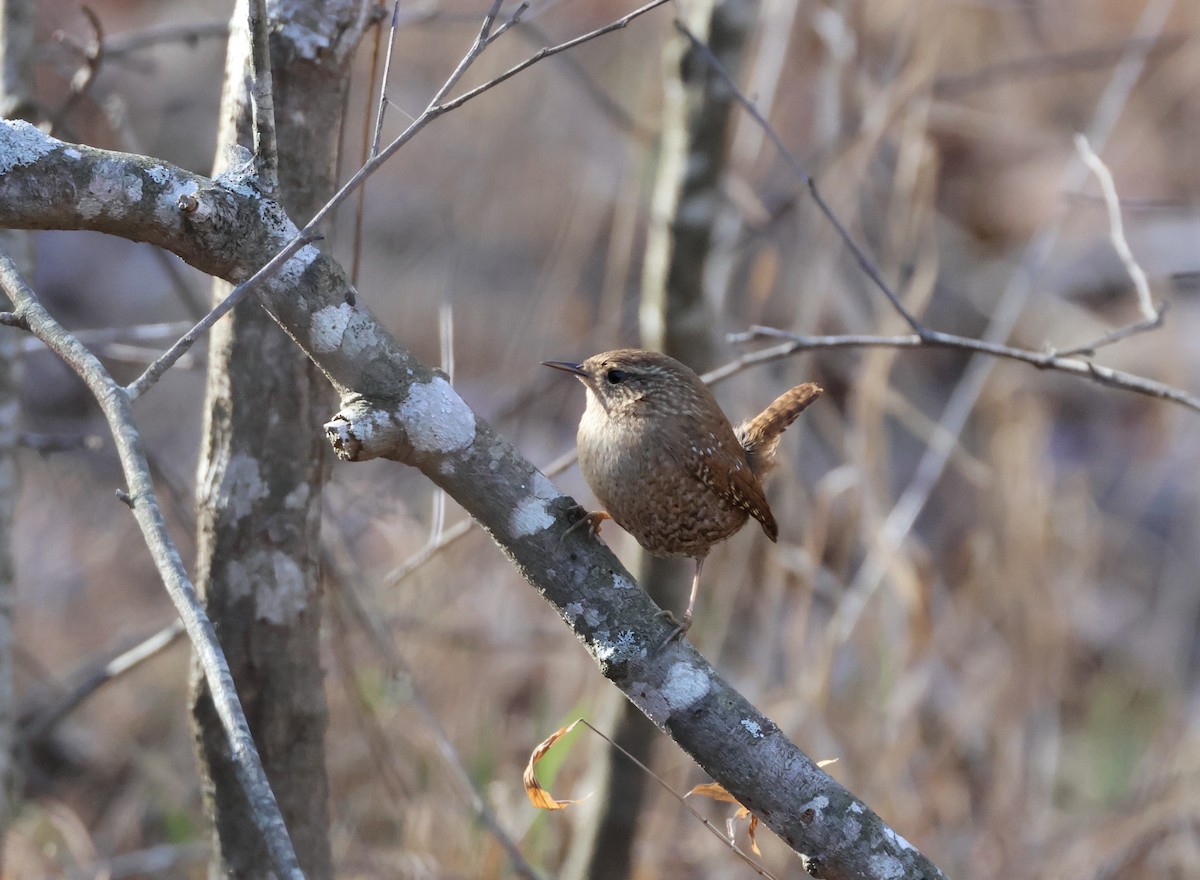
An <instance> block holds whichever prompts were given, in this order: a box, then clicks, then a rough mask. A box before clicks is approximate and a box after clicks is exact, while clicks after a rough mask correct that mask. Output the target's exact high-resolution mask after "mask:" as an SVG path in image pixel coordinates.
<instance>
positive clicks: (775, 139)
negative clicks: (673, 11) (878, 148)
mask: <svg viewBox="0 0 1200 880" xmlns="http://www.w3.org/2000/svg"><path fill="white" fill-rule="evenodd" d="M675 27H676V29H677V30H678V31H679V32H680V33H681V34H683V35H684V36H685V37H687V39H688V42H690V43H691V44H692V47H693V48H694V49H695V50H696V53H697V54H698V55H699V56H700V57H701V58H703V59H704V60H705V62H706V63H707V64H708V65H709V66H710V67H712V69H713V70H715V71H716V72H717V74H718V75H719V76H720V77H721V79H723V80H725V82H726V84H728V86H729V89H730V91H731V92H732V94H733V97H734V100H736V101H737V102H738V103H739V104H741V105H742V108H743V109H745V111H746V112H747V113H749V114H750V116H751V117H752V118H753V119H754V121H755V122H757V123H758V124H759V125H760V126H761V127H762V130H763V132H764V133H765V134H766V135H767V137H768V138H770V140H771V143H772V144H774V145H775V149H776V150H778V151H779V155H780V156H781V157H782V158H783V160H784V162H786V163H787V165H788V166H789V167H790V168H791V169H792V173H793V174H795V175H796V176H797V177H799V178H800V180H802V181H803V182H804V184H805V185H806V186H807V187H808V192H809V194H810V195H811V196H812V199H813V203H814V204H815V205H816V206H817V208H818V209H820V211H821V213H822V214H824V215H825V219H826V220H828V221H829V223H830V225H832V226H833V228H834V230H835V231H836V232H837V234H838V236H839V237H840V238H841V239H842V241H843V242H844V243H845V245H846V247H848V248H849V249H850V253H851V254H852V255H853V256H854V260H855V262H857V263H858V265H859V268H861V269H862V270H863V273H864V274H865V275H866V276H867V277H868V278H870V279H871V281H872V283H874V285H875V286H876V287H878V288H879V290H880V291H881V292H882V293H883V295H884V296H886V297H887V298H888V301H889V302H890V303H891V304H892V308H894V309H895V310H896V311H897V312H898V313H899V314H900V316H901V317H902V318H904V320H905V321H906V322H907V323H908V326H910V327H911V328H912V329H913V330H914V331H916V332H917V333H919V334H923V333H925V332H926V330H925V327H924V325H922V324H921V322H920V321H918V320H917V318H916V316H915V315H913V314H912V312H910V311H909V310H908V308H907V307H906V306H905V305H904V303H903V302H901V301H900V295H899V294H898V293H896V291H894V290H892V288H891V285H889V284H888V283H887V282H886V281H884V279H883V275H882V274H880V271H879V269H878V267H877V266H876V265H875V263H874V262H873V261H872V260H871V258H870V257H868V256H867V253H866V251H864V250H863V249H862V246H861V245H859V243H858V241H857V240H856V239H855V238H854V236H853V235H851V234H850V230H849V229H847V228H846V227H845V225H843V223H842V221H841V220H840V219H839V218H838V216H837V214H836V213H834V210H833V208H831V207H830V206H829V203H828V202H826V201H825V198H824V197H823V196H822V195H821V191H820V190H819V189H818V188H817V182H816V181H815V180H814V179H813V178H812V177H810V176H809V174H808V172H807V171H805V170H804V166H803V165H802V164H801V163H800V160H799V159H797V158H796V156H795V155H794V154H793V153H792V151H791V150H789V149H788V146H787V144H785V143H784V142H783V138H782V137H780V135H779V132H777V131H776V130H775V127H774V126H773V125H771V123H770V122H768V121H767V119H766V117H765V116H763V115H762V113H760V112H759V110H758V107H757V106H755V104H754V102H753V101H751V100H750V99H749V98H747V97H746V95H745V94H744V93H743V92H742V90H741V88H739V87H738V84H737V82H736V81H735V80H734V78H733V77H732V76H730V74H729V72H728V71H727V70H725V68H724V66H722V64H721V62H720V61H719V60H718V59H717V56H716V55H714V54H713V52H712V50H711V49H709V48H708V46H707V45H706V44H705V43H704V41H703V40H701V39H700V38H699V37H697V36H696V35H695V34H694V33H692V31H691V29H690V28H689V27H688V26H687V25H686V24H684V22H683V20H682V19H678V18H677V19H676V20H675Z"/></svg>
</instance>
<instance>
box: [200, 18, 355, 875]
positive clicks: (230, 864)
mask: <svg viewBox="0 0 1200 880" xmlns="http://www.w3.org/2000/svg"><path fill="white" fill-rule="evenodd" d="M360 6H361V4H360V3H342V4H340V5H336V4H319V3H314V2H311V0H309V2H304V3H293V4H273V5H272V13H271V17H270V20H269V22H268V24H269V28H270V31H271V33H272V34H273V37H272V39H271V57H272V59H273V64H272V77H271V79H272V81H273V83H274V105H275V107H276V108H277V112H278V120H277V136H278V142H279V143H280V144H281V145H283V149H282V150H281V155H280V156H279V157H278V160H279V166H278V170H279V193H278V194H279V199H280V201H281V203H282V204H283V206H284V207H285V208H286V210H287V211H288V213H289V214H290V215H292V216H298V217H307V216H311V215H312V214H313V213H315V212H316V210H317V209H318V208H319V207H320V206H321V205H322V204H323V203H324V202H325V201H326V200H327V199H328V197H329V196H330V195H331V194H332V192H333V187H334V175H335V170H336V159H337V156H336V149H337V132H338V129H339V126H340V124H341V114H342V107H343V105H344V101H345V92H346V88H347V82H348V70H347V64H346V62H347V60H348V58H349V56H350V54H351V51H352V49H353V47H354V45H355V44H356V43H357V40H358V38H359V36H360V35H361V28H355V26H354V25H355V23H356V22H357V21H358V20H359V18H360ZM245 7H246V4H245V2H242V3H239V4H238V7H237V9H236V10H235V13H234V15H235V20H234V27H233V29H232V36H231V39H230V47H229V57H228V61H227V70H226V90H225V95H224V100H223V104H222V109H221V130H220V136H219V139H218V147H217V150H218V153H217V156H218V158H217V166H218V170H227V169H226V168H225V167H224V166H225V165H226V164H227V163H228V161H229V160H230V158H231V157H233V156H234V149H233V148H234V147H235V146H236V145H237V144H242V145H247V144H249V143H250V142H251V140H252V137H251V115H252V114H251V107H250V100H249V92H248V80H249V77H248V75H247V70H248V68H249V65H250V42H249V39H248V34H247V32H246V28H245V25H244V22H245V21H246V8H245ZM322 7H324V10H322ZM318 45H319V46H322V47H325V48H326V49H327V51H326V52H324V53H322V54H321V55H320V57H318V55H317V52H316V49H315V47H316V46H318ZM228 293H229V285H228V283H227V282H223V281H218V282H217V283H216V285H215V287H214V293H213V295H214V301H215V302H219V301H220V300H222V299H224V298H225V297H226V296H227V295H228ZM296 293H297V295H301V296H302V295H304V294H305V291H304V289H303V286H299V287H298V288H297V291H296ZM329 396H330V395H329V394H328V385H327V383H325V382H324V381H321V380H320V376H319V373H318V372H317V370H316V368H315V367H314V366H313V364H312V362H311V361H310V360H309V359H308V358H307V357H305V355H304V353H303V352H302V351H301V350H300V349H298V348H297V347H296V346H295V345H294V344H293V343H292V341H291V340H290V339H288V338H287V335H286V334H285V333H284V332H283V331H282V330H281V329H280V328H279V327H278V326H277V325H276V324H275V322H273V321H272V320H271V319H270V317H269V316H268V315H267V314H266V313H265V312H264V311H263V310H262V309H261V308H259V307H258V306H257V304H256V303H254V302H253V301H245V302H243V303H241V304H240V305H239V306H238V307H236V308H235V309H234V311H233V312H232V313H231V314H230V315H228V316H227V317H226V318H225V319H224V320H222V321H220V322H218V323H217V324H216V325H215V326H214V327H213V329H212V331H211V334H210V343H209V360H208V394H207V401H206V413H205V417H206V418H205V431H204V438H203V446H202V449H201V455H200V461H199V473H198V477H197V501H198V522H197V535H198V540H197V545H198V546H197V573H196V580H197V585H198V587H199V588H200V589H201V591H202V594H203V596H204V598H205V602H206V606H207V609H208V613H209V616H210V617H211V618H212V619H213V621H214V623H215V625H216V626H217V630H218V633H219V634H220V638H221V644H222V647H223V648H224V650H225V654H226V656H227V658H228V660H229V664H230V669H231V671H232V673H233V676H234V679H235V681H236V682H237V684H238V692H239V695H240V696H241V700H242V703H243V705H244V706H245V708H246V713H247V716H248V717H249V719H250V722H251V731H252V733H253V735H254V740H255V744H256V745H257V747H258V750H259V753H260V754H261V755H262V760H263V765H264V767H265V768H266V771H267V776H268V778H269V779H270V781H271V785H272V788H273V789H274V791H275V795H276V798H277V800H278V801H279V806H280V809H281V811H282V813H283V816H284V818H285V820H286V822H287V825H288V828H289V830H290V832H291V836H292V839H293V841H294V843H295V847H296V855H297V858H298V859H299V861H300V865H301V867H302V868H303V869H304V871H305V874H306V875H307V876H308V877H310V878H316V880H320V878H327V877H330V876H331V875H332V864H331V854H330V849H329V835H328V825H329V807H328V799H329V784H328V779H327V777H326V770H325V745H324V737H325V729H326V725H327V708H326V703H325V695H324V690H323V676H322V670H321V663H320V638H319V635H320V625H321V594H320V566H319V556H320V554H319V540H320V511H321V487H322V478H323V470H324V466H323V465H324V461H325V454H324V447H325V444H324V442H323V439H322V436H321V422H322V420H323V414H324V413H327V412H328V408H329V404H330V400H329ZM196 685H197V687H196V689H195V690H194V693H193V714H194V717H195V721H196V728H197V738H198V742H199V747H200V762H201V767H202V771H203V775H204V777H205V780H206V790H207V800H208V803H209V807H210V810H211V812H212V815H213V820H214V822H213V836H214V847H213V860H212V862H211V864H210V873H211V875H212V876H213V877H230V876H232V877H264V876H268V875H269V872H270V866H271V862H270V857H269V854H268V853H267V851H266V849H265V847H264V846H263V844H262V841H261V838H260V836H259V835H258V834H257V832H256V830H255V828H254V825H253V823H252V822H250V821H249V817H248V815H247V810H248V809H249V804H248V803H247V801H246V799H245V797H244V796H243V794H242V792H241V789H240V788H239V787H238V786H237V785H236V784H235V779H234V776H233V772H232V766H231V762H230V756H229V749H228V743H227V740H226V738H225V736H224V735H223V733H222V731H221V728H220V724H219V721H218V719H217V718H216V716H215V713H214V711H213V706H212V703H211V699H210V696H209V693H208V690H207V688H206V687H205V686H204V684H203V681H202V680H200V679H197V680H196Z"/></svg>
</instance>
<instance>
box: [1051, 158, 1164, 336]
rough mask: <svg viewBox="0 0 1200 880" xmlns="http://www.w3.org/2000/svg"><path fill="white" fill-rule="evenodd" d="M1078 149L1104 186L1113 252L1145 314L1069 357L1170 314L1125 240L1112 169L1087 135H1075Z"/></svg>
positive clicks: (1155, 325) (1157, 324) (1147, 327)
mask: <svg viewBox="0 0 1200 880" xmlns="http://www.w3.org/2000/svg"><path fill="white" fill-rule="evenodd" d="M1075 150H1076V152H1077V153H1079V158H1081V159H1082V160H1083V162H1084V164H1085V165H1087V167H1088V169H1089V170H1090V171H1091V172H1092V174H1094V175H1095V176H1096V181H1097V182H1098V183H1099V184H1100V192H1101V193H1102V194H1103V196H1104V205H1105V207H1106V208H1107V209H1108V236H1109V239H1110V240H1111V242H1112V246H1113V250H1115V251H1116V252H1117V256H1118V257H1119V258H1120V259H1121V265H1122V266H1124V267H1125V271H1126V272H1127V273H1129V278H1130V280H1131V281H1133V289H1134V292H1135V293H1136V294H1137V300H1138V308H1139V309H1140V310H1141V313H1142V320H1140V321H1136V322H1134V323H1132V324H1128V325H1127V326H1125V327H1119V328H1118V329H1116V330H1114V331H1113V332H1111V333H1108V334H1105V335H1104V336H1102V337H1100V338H1099V339H1097V340H1095V341H1093V342H1089V343H1088V344H1086V345H1080V346H1077V347H1075V348H1072V349H1069V350H1067V351H1064V352H1063V355H1064V356H1066V357H1071V356H1072V355H1080V354H1089V355H1090V354H1095V352H1096V349H1098V348H1101V347H1103V346H1105V345H1111V344H1112V343H1114V342H1118V341H1120V340H1122V339H1125V338H1127V337H1129V336H1133V335H1134V334H1136V333H1143V332H1145V331H1146V330H1154V329H1156V328H1158V327H1160V326H1162V322H1163V317H1164V316H1165V315H1166V311H1167V306H1166V303H1163V304H1161V305H1159V306H1158V307H1155V305H1154V300H1153V298H1152V297H1151V296H1150V282H1149V281H1147V280H1146V273H1145V272H1144V271H1142V267H1141V266H1139V265H1138V262H1137V260H1136V259H1134V256H1133V250H1132V249H1131V248H1130V247H1129V241H1128V240H1127V239H1126V238H1125V224H1124V223H1123V222H1122V221H1121V200H1120V199H1119V198H1118V197H1117V185H1116V184H1115V183H1114V182H1113V177H1112V173H1111V172H1110V171H1109V170H1108V166H1107V165H1105V164H1104V161H1103V160H1102V159H1101V158H1100V157H1099V156H1097V155H1096V152H1095V151H1094V150H1093V149H1092V145H1091V144H1089V143H1088V139H1087V135H1083V134H1077V135H1075Z"/></svg>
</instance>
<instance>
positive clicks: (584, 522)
mask: <svg viewBox="0 0 1200 880" xmlns="http://www.w3.org/2000/svg"><path fill="white" fill-rule="evenodd" d="M579 509H580V510H582V511H583V516H581V517H580V518H579V519H577V520H575V522H573V523H571V525H570V526H568V527H567V530H566V531H565V532H563V533H562V537H560V538H559V539H558V546H560V547H561V546H562V543H563V541H565V540H567V536H568V535H569V534H571V533H572V532H574V531H575V530H576V529H578V528H581V527H583V526H586V527H587V530H588V534H590V535H591V536H592V537H593V538H594V537H596V536H597V535H599V534H600V523H602V522H604V521H605V520H606V519H612V517H611V516H609V515H608V512H607V511H604V510H592V511H589V510H587V509H586V508H583V507H580V508H579Z"/></svg>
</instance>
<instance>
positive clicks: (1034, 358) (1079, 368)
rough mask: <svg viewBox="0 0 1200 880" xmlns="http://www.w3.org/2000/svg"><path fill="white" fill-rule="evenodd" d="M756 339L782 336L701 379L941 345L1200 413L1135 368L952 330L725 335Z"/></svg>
mask: <svg viewBox="0 0 1200 880" xmlns="http://www.w3.org/2000/svg"><path fill="white" fill-rule="evenodd" d="M756 339H784V340H787V341H786V342H784V343H783V344H782V345H777V346H775V347H773V348H767V349H763V350H761V351H756V352H754V353H753V354H747V355H744V356H742V357H740V358H738V359H737V360H736V361H733V362H731V363H729V364H726V365H725V366H723V367H721V368H719V369H717V370H713V371H712V372H711V373H706V374H705V375H704V377H703V378H704V380H705V381H706V382H719V381H721V380H723V379H727V378H729V377H730V376H732V375H733V374H734V373H737V372H740V371H741V370H744V369H746V368H747V367H750V366H754V365H757V364H764V363H769V362H771V361H777V360H780V359H782V358H787V357H791V356H792V355H794V354H798V353H800V352H804V351H813V350H815V349H823V348H943V349H957V350H959V351H967V352H972V353H975V354H983V355H990V356H991V357H994V358H1005V359H1008V360H1014V361H1019V362H1020V363H1023V364H1028V365H1029V366H1031V367H1036V368H1037V369H1039V370H1058V371H1059V372H1063V373H1067V374H1069V375H1072V376H1078V377H1080V378H1083V379H1088V380H1090V381H1092V382H1096V383H1097V384H1100V385H1106V386H1108V387H1109V388H1119V389H1121V390H1122V391H1132V392H1134V393H1135V394H1144V395H1146V396H1147V397H1154V398H1157V399H1159V400H1167V401H1170V402H1171V403H1177V404H1179V405H1180V406H1185V407H1187V408H1188V409H1190V410H1194V411H1196V412H1200V398H1198V397H1196V396H1195V395H1192V394H1189V393H1188V392H1186V391H1184V390H1182V389H1180V388H1175V387H1174V386H1171V385H1165V384H1163V383H1161V382H1154V381H1152V380H1150V379H1146V378H1145V377H1143V376H1138V375H1136V374H1134V373H1127V372H1125V371H1124V370H1114V369H1111V368H1109V367H1103V366H1100V365H1099V364H1096V363H1093V362H1092V361H1089V360H1084V359H1083V358H1079V357H1068V356H1065V355H1062V354H1058V353H1056V352H1054V351H1041V352H1039V351H1030V350H1028V349H1024V348H1016V347H1014V346H1011V345H1002V344H1000V343H995V342H989V341H987V340H985V339H973V338H971V337H967V336H956V335H954V334H953V333H941V332H939V331H936V330H930V331H927V332H926V333H925V334H924V335H918V334H915V333H914V334H910V335H905V336H871V335H846V336H803V335H800V334H796V333H788V332H787V331H784V330H778V329H776V328H774V327H751V328H750V329H749V330H748V331H746V332H744V333H734V334H731V335H730V336H729V341H730V342H733V343H747V342H752V341H754V340H756Z"/></svg>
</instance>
